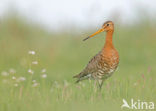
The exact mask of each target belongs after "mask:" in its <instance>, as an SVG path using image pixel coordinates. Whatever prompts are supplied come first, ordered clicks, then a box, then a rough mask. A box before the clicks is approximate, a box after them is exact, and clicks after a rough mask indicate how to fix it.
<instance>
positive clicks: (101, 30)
mask: <svg viewBox="0 0 156 111" xmlns="http://www.w3.org/2000/svg"><path fill="white" fill-rule="evenodd" d="M103 31H104V29H103V28H102V29H100V30H98V31H97V32H95V33H93V34H92V35H90V36H88V37H86V38H85V39H83V41H85V40H87V39H89V38H91V37H94V36H95V35H97V34H99V33H100V32H103Z"/></svg>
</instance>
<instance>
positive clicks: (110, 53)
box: [74, 21, 119, 89]
mask: <svg viewBox="0 0 156 111" xmlns="http://www.w3.org/2000/svg"><path fill="white" fill-rule="evenodd" d="M103 31H106V33H107V35H106V41H105V45H104V47H103V49H102V50H101V51H100V52H99V53H98V54H97V55H96V56H94V57H93V58H92V59H91V60H90V61H89V63H88V65H87V66H86V67H85V69H84V70H83V71H82V72H81V73H80V74H78V75H76V76H74V78H78V80H77V82H79V81H81V80H84V79H88V78H91V79H95V80H98V82H99V87H100V89H101V87H102V84H103V81H104V80H105V79H107V78H108V77H110V76H111V75H112V74H113V73H114V71H115V70H116V68H117V66H118V63H119V55H118V52H117V50H116V49H115V48H114V45H113V42H112V35H113V32H114V24H113V22H112V21H107V22H105V23H104V24H103V26H102V29H100V30H99V31H97V32H96V33H94V34H92V35H91V36H89V37H87V38H86V39H88V38H90V37H93V36H94V35H96V34H98V33H100V32H103ZM86 39H85V40H86Z"/></svg>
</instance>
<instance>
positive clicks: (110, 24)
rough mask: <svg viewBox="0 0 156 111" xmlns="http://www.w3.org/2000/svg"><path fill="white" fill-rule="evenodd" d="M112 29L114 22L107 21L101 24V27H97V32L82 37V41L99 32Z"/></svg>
mask: <svg viewBox="0 0 156 111" xmlns="http://www.w3.org/2000/svg"><path fill="white" fill-rule="evenodd" d="M113 30H114V24H113V22H112V21H107V22H105V23H104V24H103V25H102V28H101V29H99V30H98V31H97V32H95V33H93V34H92V35H90V36H88V37H87V38H85V39H83V41H85V40H87V39H89V38H91V37H94V36H95V35H97V34H99V33H101V32H108V31H113Z"/></svg>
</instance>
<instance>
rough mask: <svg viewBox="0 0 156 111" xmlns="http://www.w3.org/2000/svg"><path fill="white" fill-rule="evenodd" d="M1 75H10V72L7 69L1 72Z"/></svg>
mask: <svg viewBox="0 0 156 111" xmlns="http://www.w3.org/2000/svg"><path fill="white" fill-rule="evenodd" d="M1 75H2V76H8V75H9V73H8V72H6V71H3V72H2V73H1Z"/></svg>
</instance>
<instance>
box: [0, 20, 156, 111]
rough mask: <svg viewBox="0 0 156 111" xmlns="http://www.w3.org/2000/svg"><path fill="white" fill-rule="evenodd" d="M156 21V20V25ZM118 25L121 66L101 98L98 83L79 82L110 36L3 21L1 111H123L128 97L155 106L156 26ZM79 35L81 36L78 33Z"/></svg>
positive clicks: (145, 23) (143, 23)
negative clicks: (90, 36)
mask: <svg viewBox="0 0 156 111" xmlns="http://www.w3.org/2000/svg"><path fill="white" fill-rule="evenodd" d="M155 23H156V22H155ZM155 23H152V24H150V23H149V21H141V22H139V23H138V24H135V25H129V26H125V25H120V24H117V25H116V26H115V33H114V44H115V46H116V48H117V50H118V51H119V55H120V64H119V67H118V70H117V71H116V72H115V73H114V75H113V76H112V77H110V78H109V79H107V80H106V81H105V82H104V85H103V88H102V91H101V92H102V94H99V92H98V90H97V88H96V86H95V85H94V81H83V82H81V83H79V84H75V79H73V78H72V77H73V76H74V75H76V74H78V73H79V72H80V71H81V70H82V69H83V68H84V67H85V65H86V64H87V63H88V61H89V60H90V58H91V57H92V56H94V55H95V54H96V53H98V51H99V50H101V48H102V46H103V44H104V40H105V33H102V34H99V35H97V36H96V37H95V38H92V39H90V40H87V41H85V42H83V41H82V40H83V38H85V37H86V36H88V35H90V34H92V33H93V32H95V31H96V29H88V30H85V31H84V30H79V29H75V30H76V31H75V32H74V30H72V28H71V29H69V30H68V31H61V32H49V31H46V30H45V29H44V28H42V27H41V26H40V25H35V24H33V23H32V24H31V23H27V22H26V21H24V20H22V19H18V18H16V17H15V18H6V19H5V20H3V21H1V23H0V111H95V110H96V111H120V110H127V109H126V108H125V109H121V105H122V104H123V102H122V99H123V98H124V99H125V100H127V101H128V102H130V100H131V99H132V98H133V99H134V100H136V101H137V100H140V101H147V102H150V101H153V102H154V103H156V86H155V85H156V81H155V78H156V42H155V41H156V24H155ZM77 32H79V33H77Z"/></svg>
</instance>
